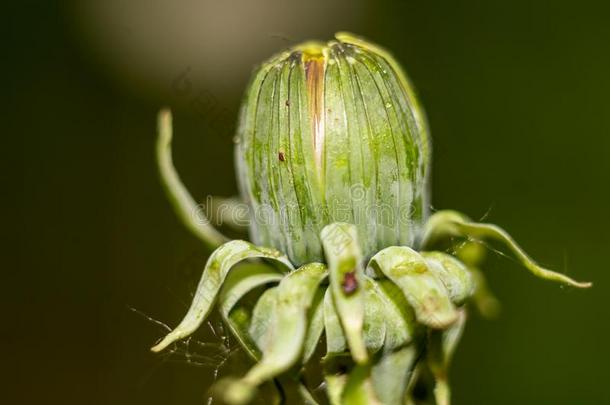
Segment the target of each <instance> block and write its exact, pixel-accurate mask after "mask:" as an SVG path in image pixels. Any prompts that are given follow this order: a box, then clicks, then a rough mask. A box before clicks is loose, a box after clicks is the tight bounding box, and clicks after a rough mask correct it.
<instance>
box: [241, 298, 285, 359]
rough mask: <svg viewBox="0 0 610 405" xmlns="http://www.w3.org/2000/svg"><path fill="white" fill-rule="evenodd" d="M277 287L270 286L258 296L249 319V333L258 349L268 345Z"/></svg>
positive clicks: (261, 349)
mask: <svg viewBox="0 0 610 405" xmlns="http://www.w3.org/2000/svg"><path fill="white" fill-rule="evenodd" d="M277 295H278V287H272V288H269V289H267V290H265V292H264V293H263V294H262V295H261V296H260V298H259V299H258V301H257V302H256V305H255V306H254V310H253V311H252V320H251V321H250V327H249V330H248V332H249V334H250V337H251V338H252V340H253V341H254V342H255V343H256V346H257V348H258V349H259V350H260V351H263V350H265V349H266V348H267V347H268V346H269V344H270V343H269V339H268V338H269V333H268V332H269V328H270V327H271V325H273V318H274V316H275V314H276V307H277Z"/></svg>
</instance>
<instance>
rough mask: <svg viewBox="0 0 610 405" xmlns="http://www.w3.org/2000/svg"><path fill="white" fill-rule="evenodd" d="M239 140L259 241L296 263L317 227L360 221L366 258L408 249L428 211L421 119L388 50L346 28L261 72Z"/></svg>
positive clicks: (317, 253)
mask: <svg viewBox="0 0 610 405" xmlns="http://www.w3.org/2000/svg"><path fill="white" fill-rule="evenodd" d="M238 137H239V142H238V143H237V147H236V157H237V169H238V177H239V183H240V190H241V192H242V195H243V197H244V199H245V200H246V201H247V202H248V204H249V205H250V206H251V208H252V215H253V218H252V223H251V227H250V231H251V236H252V239H253V240H254V241H255V242H256V243H259V244H263V245H268V246H273V247H275V248H277V249H279V250H281V251H283V252H286V253H287V254H288V256H289V257H290V259H291V260H292V261H293V262H294V263H295V264H302V263H305V262H310V261H315V260H323V255H322V249H321V242H320V236H319V235H320V231H321V230H322V228H323V227H324V226H325V225H327V224H329V223H332V222H348V223H352V224H355V225H356V227H357V230H358V236H359V239H360V242H361V244H362V249H363V252H364V254H365V255H367V256H370V255H372V254H373V253H375V252H377V251H379V250H381V249H383V248H384V247H387V246H392V245H406V246H413V245H414V244H415V243H416V242H417V238H418V236H419V233H420V230H421V226H422V223H423V221H424V219H425V216H426V204H427V203H426V201H427V190H426V177H427V167H428V161H429V145H428V130H427V125H426V122H425V116H424V113H423V110H422V109H421V107H420V105H419V103H418V101H417V99H416V97H415V95H414V91H413V88H412V86H411V85H410V83H409V81H408V79H407V78H406V75H405V74H404V73H403V72H402V71H401V69H400V67H399V66H398V65H397V64H396V62H395V61H394V60H393V59H392V57H391V56H389V54H387V52H385V51H384V50H383V49H381V48H379V47H377V46H375V45H372V44H369V43H368V42H365V41H364V40H362V39H358V38H355V37H353V36H351V35H349V34H344V33H341V34H337V35H336V39H335V40H332V41H330V42H328V43H327V44H321V43H315V42H310V43H305V44H302V45H299V46H296V47H294V48H292V49H290V50H289V51H286V52H283V53H281V54H279V55H276V56H275V57H273V58H272V59H271V60H269V61H268V62H266V63H264V64H263V65H262V66H261V67H260V68H259V69H258V70H257V71H256V73H255V74H254V77H253V79H252V81H251V83H250V86H249V88H248V91H247V93H246V96H245V100H244V103H243V106H242V111H241V116H240V124H239V127H238Z"/></svg>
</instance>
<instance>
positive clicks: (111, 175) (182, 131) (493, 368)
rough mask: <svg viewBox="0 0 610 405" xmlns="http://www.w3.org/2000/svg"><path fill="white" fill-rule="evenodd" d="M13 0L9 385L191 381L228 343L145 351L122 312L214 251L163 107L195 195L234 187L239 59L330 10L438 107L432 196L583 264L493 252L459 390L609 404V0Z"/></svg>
mask: <svg viewBox="0 0 610 405" xmlns="http://www.w3.org/2000/svg"><path fill="white" fill-rule="evenodd" d="M13 3H14V4H13V5H7V6H8V9H7V10H6V11H5V13H4V16H5V17H6V18H7V20H8V22H6V23H4V24H3V31H5V34H4V35H3V38H4V39H5V41H6V46H5V47H4V49H5V50H4V52H3V64H2V65H3V66H2V69H3V71H4V75H3V77H4V83H5V85H4V87H5V91H4V92H5V93H4V94H5V95H6V94H7V93H8V96H5V97H4V98H3V101H4V103H5V106H4V107H3V109H2V114H3V122H4V124H3V129H4V131H3V133H4V137H3V139H4V145H5V146H4V150H5V152H4V158H3V163H4V164H5V165H6V167H5V168H4V170H3V173H4V176H3V177H5V181H6V182H7V186H6V188H5V193H4V198H3V200H4V201H5V204H6V205H5V209H4V213H5V214H6V215H5V216H4V217H5V219H4V221H5V222H6V223H7V224H8V228H5V229H6V230H5V232H3V233H4V235H5V241H4V243H3V246H4V248H5V249H6V253H5V255H6V257H7V258H8V260H6V261H5V265H4V266H3V271H2V279H3V282H2V284H3V287H4V288H3V290H4V292H3V294H2V304H3V305H2V308H3V312H4V316H3V320H2V325H3V326H2V328H3V333H2V334H1V336H2V337H1V339H2V343H3V344H2V346H3V353H4V355H3V360H4V361H3V365H2V367H1V370H2V374H3V376H2V383H3V384H2V385H3V389H2V391H3V392H2V395H1V396H2V397H3V398H4V399H3V400H2V402H3V403H6V404H13V403H14V404H38V403H47V404H82V403H90V404H146V405H153V404H200V403H204V402H205V400H204V398H205V393H206V390H207V389H208V387H209V385H210V383H211V381H212V373H213V370H214V367H210V366H205V365H203V366H201V365H200V366H196V365H195V364H194V363H195V362H203V363H207V362H208V361H209V360H211V361H212V362H215V360H214V359H213V356H214V355H215V354H218V351H217V352H216V353H215V352H214V347H211V348H204V347H201V348H199V347H197V345H193V347H191V348H189V349H186V350H185V351H184V352H183V353H182V354H177V355H175V356H173V357H171V358H167V357H159V356H155V355H153V354H151V353H150V352H149V351H148V348H149V347H150V345H151V344H152V343H154V342H155V340H156V339H157V338H159V337H160V336H161V335H162V334H163V329H162V328H161V327H159V326H158V325H156V324H155V323H153V322H151V321H150V320H147V319H146V318H145V317H143V316H141V315H138V314H137V313H135V312H134V311H133V310H132V309H137V310H139V311H141V312H142V313H144V314H146V315H148V316H150V317H152V318H154V319H157V320H160V321H163V322H167V323H169V324H170V325H175V324H176V322H177V321H178V320H179V319H180V317H181V316H182V315H183V313H184V310H185V307H186V305H187V304H188V302H189V300H190V294H191V293H192V291H193V287H194V284H195V283H196V281H197V279H198V277H199V275H200V271H201V268H202V266H203V264H204V262H205V259H206V252H205V251H204V250H203V249H202V248H201V247H200V246H199V245H198V243H197V241H196V240H194V239H193V238H192V237H191V236H190V235H189V234H187V233H186V231H185V230H184V229H183V228H182V227H181V226H180V224H179V223H178V221H177V220H176V218H175V217H174V215H173V213H172V211H171V209H170V207H169V205H168V203H167V201H166V200H165V198H164V196H163V195H162V193H161V190H160V187H159V184H158V181H157V177H156V171H155V166H154V161H153V140H154V133H155V114H156V111H157V109H158V108H159V107H160V106H161V105H170V106H172V108H173V109H174V112H175V131H176V136H177V139H176V141H175V159H176V162H177V166H178V169H179V170H180V172H181V174H182V176H183V179H184V181H185V183H187V184H188V186H189V188H190V189H191V191H192V192H193V194H194V195H195V196H197V197H198V198H202V199H203V198H204V197H205V196H206V195H209V194H212V195H226V196H230V195H232V194H234V193H235V189H236V188H235V187H236V186H235V179H234V174H233V155H232V142H231V138H232V132H233V128H234V121H235V117H236V112H237V108H238V105H239V101H240V97H241V93H242V91H243V90H244V87H245V84H246V82H247V80H248V78H249V73H250V70H251V68H252V66H253V65H254V64H255V63H258V62H260V61H262V60H263V59H265V58H267V57H268V56H270V54H271V53H273V52H275V51H277V50H279V49H282V48H284V47H286V46H288V45H290V44H293V43H295V42H298V41H302V40H305V39H310V38H319V39H328V38H330V37H331V36H332V34H333V33H334V32H335V31H338V30H350V31H353V32H356V33H358V34H361V35H363V36H365V37H367V38H369V39H371V40H373V41H375V42H377V43H380V44H382V45H383V46H385V47H387V48H388V49H390V50H392V51H393V53H394V54H395V56H396V57H397V58H398V59H399V61H400V62H401V63H402V64H403V65H404V67H405V68H406V69H407V71H408V72H409V73H410V75H411V76H412V78H413V80H414V82H415V84H416V86H417V88H418V90H419V93H420V95H421V98H422V100H423V103H424V105H425V107H426V109H427V113H428V116H429V120H430V124H431V128H432V134H433V140H434V165H433V204H434V207H435V208H439V209H440V208H455V209H459V210H461V211H463V212H465V213H467V214H469V215H470V216H472V217H474V218H480V217H482V216H484V215H485V214H486V213H487V215H488V216H487V219H488V220H489V221H491V222H495V223H499V224H502V225H503V226H504V227H505V228H506V229H507V230H509V231H510V232H511V233H512V234H513V235H514V236H515V238H516V239H517V240H518V241H520V242H521V243H522V245H523V246H524V247H525V248H526V249H527V250H528V252H530V253H531V254H532V256H533V257H535V258H537V259H538V260H539V261H540V262H541V263H543V264H545V265H547V266H550V267H551V268H554V269H558V270H560V271H564V272H566V273H568V274H570V275H572V276H574V277H575V278H577V279H580V280H592V281H593V282H594V283H595V286H594V288H593V289H591V290H589V291H573V290H567V289H562V288H559V287H558V286H556V285H554V284H551V283H545V282H543V281H540V280H537V279H535V278H533V277H532V276H530V275H529V274H528V273H527V272H526V271H525V270H524V269H522V268H521V267H520V266H518V265H517V264H515V263H514V262H513V261H511V260H508V259H506V258H503V257H500V256H497V255H494V254H491V255H490V258H489V261H488V264H487V268H486V271H487V274H488V275H489V280H490V284H491V286H492V287H493V289H494V291H495V292H496V293H497V295H498V296H499V298H500V299H501V301H502V304H503V311H502V313H501V315H500V317H499V318H498V319H497V320H495V321H485V320H482V319H481V318H480V317H478V316H477V315H476V314H474V313H473V315H472V316H471V318H470V321H469V324H468V326H467V329H466V333H465V336H464V339H463V341H462V343H461V346H460V347H459V349H458V352H457V355H456V358H455V362H454V366H453V368H452V374H451V378H452V381H453V386H454V400H455V404H474V403H478V404H490V403H494V404H514V403H520V404H530V403H531V404H601V403H610V393H609V392H610V391H609V390H608V386H607V385H606V384H607V380H608V377H610V373H609V372H608V364H609V362H610V350H609V349H608V344H607V341H608V333H609V331H610V326H609V324H608V298H609V297H610V295H609V293H610V289H609V287H608V286H609V285H610V272H609V271H608V269H607V268H606V267H607V263H608V259H607V257H608V256H607V255H608V254H610V237H609V235H608V229H610V219H609V215H608V211H607V208H608V206H609V204H610V190H609V188H608V186H609V183H610V182H609V175H610V153H609V152H610V111H609V108H610V101H609V100H610V98H609V94H610V76H609V72H610V52H609V44H610V24H609V23H608V21H609V12H610V8H609V7H608V4H607V2H603V1H597V2H595V1H586V0H585V1H581V2H578V3H574V2H569V1H537V2H532V1H525V0H519V1H512V2H505V1H493V2H492V1H454V2H440V1H430V2H423V1H418V2H415V1H404V2H390V1H373V0H370V1H365V0H361V1H348V0H344V1H321V0H320V1H308V2H284V1H279V0H276V1H256V2H255V1H245V0H242V1H227V2H220V1H173V2H170V1H167V2H153V1H141V0H138V1H135V0H134V1H130V2H121V1H119V0H108V1H101V0H98V1H89V2H66V3H55V2H33V1H21V2H13ZM178 78H182V79H184V80H186V81H187V82H188V83H187V84H188V85H184V83H185V82H184V80H183V81H182V82H180V83H182V84H183V86H177V82H176V80H177V79H178ZM182 79H181V80H182ZM197 339H199V340H205V341H210V342H216V343H218V342H219V340H218V339H217V338H215V337H214V336H213V334H212V333H211V332H210V331H209V330H207V331H203V332H201V333H200V334H199V335H198V336H197ZM189 356H190V358H189ZM208 357H210V358H208ZM206 359H207V360H206ZM225 371H226V370H225ZM229 371H230V370H229ZM233 372H235V370H233Z"/></svg>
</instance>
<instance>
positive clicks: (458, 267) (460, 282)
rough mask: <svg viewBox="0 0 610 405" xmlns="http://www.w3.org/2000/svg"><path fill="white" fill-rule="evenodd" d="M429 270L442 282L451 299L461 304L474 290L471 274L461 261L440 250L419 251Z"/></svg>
mask: <svg viewBox="0 0 610 405" xmlns="http://www.w3.org/2000/svg"><path fill="white" fill-rule="evenodd" d="M421 255H422V256H423V257H424V259H426V262H427V263H428V268H429V269H430V271H431V272H432V273H433V274H434V275H435V276H436V277H437V278H438V279H439V280H441V282H442V283H443V285H444V286H445V288H446V289H447V291H448V292H449V297H450V298H451V301H452V302H453V303H454V304H456V305H462V304H463V303H464V302H465V301H466V299H467V298H469V297H470V296H471V295H472V294H473V292H474V287H475V284H474V279H473V277H472V274H471V273H470V271H468V269H467V268H466V266H464V264H462V262H460V261H459V260H458V259H456V258H455V257H453V256H451V255H448V254H446V253H442V252H421Z"/></svg>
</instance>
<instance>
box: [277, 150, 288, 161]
mask: <svg viewBox="0 0 610 405" xmlns="http://www.w3.org/2000/svg"><path fill="white" fill-rule="evenodd" d="M277 158H278V159H279V160H280V162H283V161H285V160H286V155H284V152H282V151H279V152H278V154H277Z"/></svg>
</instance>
